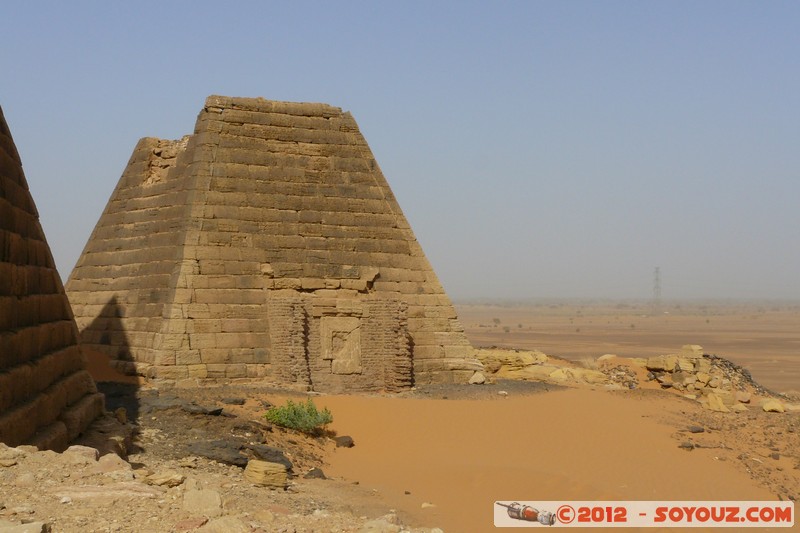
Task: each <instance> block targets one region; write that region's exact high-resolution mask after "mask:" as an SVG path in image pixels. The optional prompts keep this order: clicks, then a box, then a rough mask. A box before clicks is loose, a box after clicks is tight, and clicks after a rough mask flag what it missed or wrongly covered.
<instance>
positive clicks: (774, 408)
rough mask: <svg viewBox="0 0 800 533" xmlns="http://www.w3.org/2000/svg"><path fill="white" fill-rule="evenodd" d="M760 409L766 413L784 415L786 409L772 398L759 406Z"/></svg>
mask: <svg viewBox="0 0 800 533" xmlns="http://www.w3.org/2000/svg"><path fill="white" fill-rule="evenodd" d="M761 408H762V409H763V410H764V411H765V412H767V413H784V412H786V409H785V408H784V407H783V404H782V403H781V402H780V401H779V400H776V399H774V398H770V399H768V400H765V401H764V403H762V404H761Z"/></svg>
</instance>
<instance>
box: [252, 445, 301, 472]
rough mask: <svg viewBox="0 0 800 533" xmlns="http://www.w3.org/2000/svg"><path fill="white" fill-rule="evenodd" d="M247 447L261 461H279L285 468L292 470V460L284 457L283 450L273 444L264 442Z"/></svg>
mask: <svg viewBox="0 0 800 533" xmlns="http://www.w3.org/2000/svg"><path fill="white" fill-rule="evenodd" d="M247 449H248V450H250V451H252V452H253V455H254V456H255V459H259V460H261V461H269V462H270V463H280V464H282V465H283V466H285V467H286V470H288V471H290V472H291V471H292V468H293V467H294V465H293V464H292V462H291V461H290V460H289V459H287V458H286V456H285V455H284V454H283V450H280V449H278V448H275V447H273V446H267V445H264V444H254V445H248V446H247Z"/></svg>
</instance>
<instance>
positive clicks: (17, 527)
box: [0, 520, 50, 533]
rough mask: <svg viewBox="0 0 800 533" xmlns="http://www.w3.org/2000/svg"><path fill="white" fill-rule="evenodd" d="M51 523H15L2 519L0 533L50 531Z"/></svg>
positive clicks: (45, 532)
mask: <svg viewBox="0 0 800 533" xmlns="http://www.w3.org/2000/svg"><path fill="white" fill-rule="evenodd" d="M49 532H50V525H49V524H48V523H46V522H30V523H27V524H24V523H23V524H14V523H13V522H4V521H2V520H0V533H49Z"/></svg>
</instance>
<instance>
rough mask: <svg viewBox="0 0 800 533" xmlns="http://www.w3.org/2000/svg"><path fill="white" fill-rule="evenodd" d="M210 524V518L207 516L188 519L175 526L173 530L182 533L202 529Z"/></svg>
mask: <svg viewBox="0 0 800 533" xmlns="http://www.w3.org/2000/svg"><path fill="white" fill-rule="evenodd" d="M207 523H208V518H206V517H205V516H201V517H198V518H186V519H185V520H181V521H180V522H178V523H177V524H175V525H174V526H172V529H173V530H174V531H176V532H178V533H182V532H184V531H192V530H195V529H197V528H199V527H202V526H204V525H206V524H207Z"/></svg>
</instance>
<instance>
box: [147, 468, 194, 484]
mask: <svg viewBox="0 0 800 533" xmlns="http://www.w3.org/2000/svg"><path fill="white" fill-rule="evenodd" d="M185 480H186V476H184V475H182V474H179V473H178V472H175V471H173V470H165V471H164V472H158V473H155V474H151V475H149V476H147V477H146V478H145V481H146V482H147V483H148V484H150V485H155V486H157V487H177V486H178V485H180V484H182V483H183V482H184V481H185Z"/></svg>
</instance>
